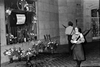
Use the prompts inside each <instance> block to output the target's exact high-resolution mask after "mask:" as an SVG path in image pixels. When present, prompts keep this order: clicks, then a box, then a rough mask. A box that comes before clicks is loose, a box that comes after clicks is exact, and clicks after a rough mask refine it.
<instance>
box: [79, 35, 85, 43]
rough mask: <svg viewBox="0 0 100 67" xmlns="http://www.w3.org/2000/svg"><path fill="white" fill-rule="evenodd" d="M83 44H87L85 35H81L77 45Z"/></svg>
mask: <svg viewBox="0 0 100 67" xmlns="http://www.w3.org/2000/svg"><path fill="white" fill-rule="evenodd" d="M83 42H85V39H84V36H83V34H80V38H79V39H78V41H77V44H80V43H83Z"/></svg>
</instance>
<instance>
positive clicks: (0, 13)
mask: <svg viewBox="0 0 100 67" xmlns="http://www.w3.org/2000/svg"><path fill="white" fill-rule="evenodd" d="M0 37H1V38H0V43H1V46H3V45H6V23H5V6H4V0H0Z"/></svg>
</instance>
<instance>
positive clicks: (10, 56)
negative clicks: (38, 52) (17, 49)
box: [3, 48, 14, 63]
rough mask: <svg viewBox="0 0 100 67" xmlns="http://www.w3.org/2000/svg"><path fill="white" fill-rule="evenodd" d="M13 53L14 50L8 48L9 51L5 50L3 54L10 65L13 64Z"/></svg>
mask: <svg viewBox="0 0 100 67" xmlns="http://www.w3.org/2000/svg"><path fill="white" fill-rule="evenodd" d="M13 51H14V49H12V48H10V49H6V51H4V53H3V54H4V55H5V56H6V55H7V56H8V58H9V60H10V61H9V62H10V63H12V62H13Z"/></svg>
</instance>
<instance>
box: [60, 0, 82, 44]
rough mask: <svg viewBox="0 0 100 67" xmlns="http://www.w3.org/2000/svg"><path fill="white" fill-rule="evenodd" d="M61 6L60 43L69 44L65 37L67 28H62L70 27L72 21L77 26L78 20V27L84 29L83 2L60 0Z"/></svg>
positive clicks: (79, 0)
mask: <svg viewBox="0 0 100 67" xmlns="http://www.w3.org/2000/svg"><path fill="white" fill-rule="evenodd" d="M58 6H59V30H60V31H59V32H60V43H61V44H68V41H67V37H66V36H65V28H64V27H63V26H62V24H63V25H65V26H68V22H69V21H72V22H73V24H74V26H76V19H77V20H78V26H79V27H81V28H83V9H82V8H83V6H82V1H81V0H58Z"/></svg>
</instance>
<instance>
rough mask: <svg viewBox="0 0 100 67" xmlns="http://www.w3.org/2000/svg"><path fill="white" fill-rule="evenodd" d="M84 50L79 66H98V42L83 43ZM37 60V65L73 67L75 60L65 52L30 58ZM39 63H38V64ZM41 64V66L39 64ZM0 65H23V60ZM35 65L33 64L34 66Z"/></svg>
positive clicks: (99, 58)
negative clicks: (83, 59)
mask: <svg viewBox="0 0 100 67" xmlns="http://www.w3.org/2000/svg"><path fill="white" fill-rule="evenodd" d="M84 47H85V52H86V61H84V62H82V64H81V67H87V66H88V67H96V66H98V67H100V45H99V42H92V43H88V44H86V45H84ZM63 48H65V47H63ZM34 62H37V65H38V66H37V67H42V66H43V67H75V66H76V62H75V61H73V59H72V56H71V55H69V54H67V53H57V54H52V55H51V54H40V55H38V57H37V58H35V59H33V60H32V63H34ZM39 63H40V64H39ZM40 65H41V66H40ZM1 67H25V61H21V62H14V63H11V64H7V63H4V64H2V65H1ZM34 67H35V66H34Z"/></svg>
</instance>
